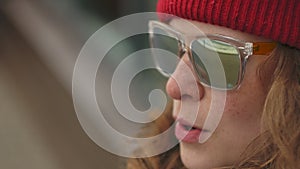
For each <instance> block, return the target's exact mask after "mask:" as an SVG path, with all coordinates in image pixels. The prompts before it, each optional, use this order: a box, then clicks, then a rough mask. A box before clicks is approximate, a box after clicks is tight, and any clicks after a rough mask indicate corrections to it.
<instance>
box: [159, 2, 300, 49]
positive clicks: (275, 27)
mask: <svg viewBox="0 0 300 169" xmlns="http://www.w3.org/2000/svg"><path fill="white" fill-rule="evenodd" d="M157 12H161V13H168V14H172V15H176V16H179V17H181V18H185V19H192V20H196V21H200V22H206V23H210V24H215V25H220V26H226V27H228V28H231V29H235V30H240V31H242V32H247V33H250V34H254V35H258V36H263V37H265V38H269V39H273V40H274V41H278V42H281V43H282V44H287V45H289V46H292V47H296V48H298V49H299V48H300V38H299V36H300V32H299V28H300V0H158V4H157Z"/></svg>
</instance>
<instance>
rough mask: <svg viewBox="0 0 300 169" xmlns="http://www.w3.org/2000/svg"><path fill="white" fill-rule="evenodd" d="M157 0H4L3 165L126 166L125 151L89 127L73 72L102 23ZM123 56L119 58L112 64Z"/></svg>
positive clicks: (57, 168)
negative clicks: (108, 146)
mask: <svg viewBox="0 0 300 169" xmlns="http://www.w3.org/2000/svg"><path fill="white" fill-rule="evenodd" d="M155 4H156V0H149V1H141V0H1V1H0V168H1V169H19V168H22V169H115V168H124V160H125V159H124V158H120V157H118V156H116V155H113V154H111V153H109V152H106V151H105V150H103V149H101V148H100V147H99V146H97V145H96V144H95V143H94V142H93V141H91V140H90V139H89V138H88V136H87V135H86V134H85V133H84V131H83V130H82V128H81V126H80V124H79V122H78V119H77V117H76V113H75V111H74V107H73V102H72V93H71V89H72V72H73V68H74V64H75V61H76V58H77V56H78V54H79V52H80V49H81V48H82V46H83V44H84V43H85V41H86V40H87V39H88V38H89V37H90V36H91V35H92V34H93V33H94V32H95V31H96V30H98V29H99V28H100V27H101V26H103V25H105V24H106V23H108V22H110V21H112V20H114V19H117V18H119V17H121V16H124V15H127V14H132V13H137V12H147V11H155ZM116 34H117V32H116ZM145 41H147V40H146V38H145V37H140V39H139V40H137V39H134V38H133V39H132V41H129V42H127V43H129V46H130V47H128V48H126V49H123V50H137V49H140V48H143V47H145V46H141V44H143V43H144V42H145ZM141 42H143V43H141ZM145 45H146V46H147V44H145ZM127 46H128V45H127ZM117 60H118V59H116V58H115V59H114V58H113V57H112V61H109V62H108V63H110V64H114V62H116V61H117ZM108 67H109V65H108ZM153 73H154V72H151V71H150V72H147V74H148V75H152V74H153ZM137 79H141V80H143V79H145V76H139V77H138V78H137ZM146 79H148V80H149V78H146ZM100 81H101V79H100ZM150 81H151V82H152V83H154V82H155V80H154V82H153V80H151V79H150ZM158 81H159V80H158ZM100 83H101V82H100ZM135 83H137V84H140V83H138V82H135ZM147 84H149V83H148V82H147ZM137 86H141V85H137ZM106 87H108V86H106ZM100 88H102V87H100ZM140 88H141V90H144V92H145V93H147V92H148V91H149V90H147V89H145V88H144V87H140ZM139 93H140V92H139ZM133 98H134V97H133ZM100 99H101V98H100ZM136 100H137V101H138V100H139V99H136ZM99 102H101V101H99ZM101 103H103V104H104V105H105V102H101ZM109 104H111V103H109ZM136 105H139V104H136ZM146 107H147V105H146ZM141 109H143V107H141ZM122 166H123V167H122Z"/></svg>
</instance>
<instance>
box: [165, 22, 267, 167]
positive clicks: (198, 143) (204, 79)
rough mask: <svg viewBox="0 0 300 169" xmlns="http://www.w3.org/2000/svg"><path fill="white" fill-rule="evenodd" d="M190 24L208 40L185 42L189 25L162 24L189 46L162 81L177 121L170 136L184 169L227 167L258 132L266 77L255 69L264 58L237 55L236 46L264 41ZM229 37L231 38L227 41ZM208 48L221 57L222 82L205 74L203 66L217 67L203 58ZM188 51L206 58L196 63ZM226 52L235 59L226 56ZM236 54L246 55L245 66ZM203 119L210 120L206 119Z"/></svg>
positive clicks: (197, 23) (237, 32) (211, 26)
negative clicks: (263, 77)
mask: <svg viewBox="0 0 300 169" xmlns="http://www.w3.org/2000/svg"><path fill="white" fill-rule="evenodd" d="M191 22H192V23H193V24H194V25H195V26H196V28H198V29H200V30H201V31H202V32H203V33H204V34H205V35H208V36H207V37H208V39H209V40H210V41H209V42H206V41H205V39H204V40H198V41H197V43H198V44H197V43H191V42H190V40H189V37H192V36H190V35H193V34H197V32H194V28H193V29H189V27H188V26H187V24H186V21H183V20H182V19H172V20H171V21H170V22H169V23H168V24H167V25H168V26H169V27H170V28H172V29H174V30H176V31H175V32H176V34H178V33H180V34H183V35H188V36H186V37H187V38H186V39H185V40H184V41H185V43H189V45H188V46H187V48H192V50H190V51H184V52H182V56H181V59H180V61H178V64H177V66H176V68H175V70H174V72H172V75H171V77H170V78H169V80H168V82H167V85H166V90H167V93H168V95H169V96H170V97H171V98H172V99H173V103H174V104H173V117H174V118H175V120H176V123H177V124H176V127H175V135H176V136H177V138H178V139H180V140H181V142H180V155H181V159H182V161H183V163H184V165H185V166H186V167H188V168H190V169H199V168H201V169H208V168H214V167H223V166H230V165H232V164H234V162H236V161H237V160H238V159H239V157H240V155H241V153H243V151H244V150H245V148H246V147H247V145H249V143H250V142H251V141H252V140H254V139H255V138H256V137H257V136H258V135H259V134H260V133H261V132H262V129H261V125H260V119H261V113H262V110H263V106H264V101H265V98H266V87H265V86H264V84H266V81H267V80H266V79H262V78H260V76H259V74H258V69H259V66H260V65H261V64H262V63H263V62H264V61H265V59H266V58H267V57H268V56H267V55H251V56H250V54H249V56H241V55H243V54H240V52H241V51H239V49H237V46H238V45H245V44H244V43H241V42H269V41H268V40H266V39H264V38H260V37H257V36H253V35H249V34H246V33H242V32H239V31H234V30H231V29H227V28H224V27H219V26H215V25H210V24H205V23H200V22H196V21H191ZM215 35H216V36H215ZM220 35H221V36H220ZM194 36H197V35H193V37H194ZM210 36H211V38H212V39H213V40H212V39H211V38H210ZM223 36H224V37H225V39H224V37H223ZM182 37H184V36H182ZM226 38H227V39H226ZM231 38H232V39H234V40H233V41H231V40H230V39H231ZM223 39H224V40H223ZM211 40H212V41H211ZM246 45H247V44H246ZM185 47H186V46H185ZM212 47H213V48H212ZM211 50H213V52H214V53H217V54H220V55H222V56H220V57H222V58H224V59H222V58H221V64H223V65H222V66H223V67H224V70H225V74H224V75H225V81H226V82H225V83H224V84H220V83H221V82H220V81H218V79H220V78H219V77H217V73H216V74H214V72H213V71H211V72H212V73H207V72H209V71H208V70H207V69H210V70H215V69H217V68H218V66H216V65H214V64H212V63H214V62H212V61H210V60H209V59H211V58H205V57H209V56H211V54H210V53H209V51H211ZM193 52H195V53H193ZM191 55H196V56H198V55H201V56H203V58H201V60H203V59H207V60H206V61H200V59H199V61H198V60H197V57H194V56H192V57H191ZM231 56H235V57H236V58H235V59H233V60H227V58H228V57H231ZM241 57H242V58H243V57H247V58H243V59H247V63H246V64H245V67H242V63H243V62H242V61H243V60H242V59H241ZM201 64H203V65H201ZM205 67H208V68H207V69H206V68H205ZM213 75H215V76H213ZM211 79H216V80H211ZM224 96H225V97H224ZM220 98H224V99H220ZM219 110H221V113H220V111H219ZM219 117H220V118H219ZM208 118H210V121H207V119H208ZM211 119H215V120H216V121H217V122H214V121H213V120H211ZM201 136H205V137H206V138H204V137H202V138H204V139H203V140H201Z"/></svg>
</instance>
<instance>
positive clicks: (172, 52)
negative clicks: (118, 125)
mask: <svg viewBox="0 0 300 169" xmlns="http://www.w3.org/2000/svg"><path fill="white" fill-rule="evenodd" d="M151 45H152V48H154V49H153V50H152V55H153V57H154V61H155V64H156V67H157V68H158V70H159V71H160V72H161V73H162V74H163V75H165V76H170V75H171V74H172V73H173V72H174V70H175V69H176V66H177V63H178V62H179V58H178V51H179V48H178V40H177V39H176V37H174V36H172V35H170V34H168V33H167V32H166V31H164V30H163V29H160V28H154V29H153V34H152V38H151ZM156 49H161V50H156Z"/></svg>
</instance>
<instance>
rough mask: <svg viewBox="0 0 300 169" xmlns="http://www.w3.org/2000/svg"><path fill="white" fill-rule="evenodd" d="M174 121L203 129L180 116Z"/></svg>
mask: <svg viewBox="0 0 300 169" xmlns="http://www.w3.org/2000/svg"><path fill="white" fill-rule="evenodd" d="M176 121H177V122H179V123H180V124H181V125H184V126H187V127H190V128H194V129H198V130H203V129H202V128H201V127H198V126H196V125H194V124H193V123H190V122H188V121H186V120H184V119H182V118H180V119H177V120H176Z"/></svg>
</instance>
